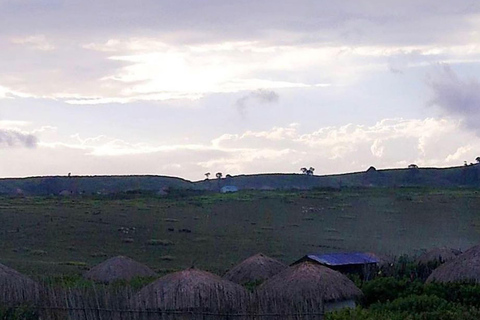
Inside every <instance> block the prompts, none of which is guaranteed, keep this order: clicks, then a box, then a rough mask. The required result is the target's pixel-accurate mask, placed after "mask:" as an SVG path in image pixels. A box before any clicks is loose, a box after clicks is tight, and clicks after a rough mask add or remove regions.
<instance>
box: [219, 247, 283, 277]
mask: <svg viewBox="0 0 480 320" xmlns="http://www.w3.org/2000/svg"><path fill="white" fill-rule="evenodd" d="M287 267H288V266H287V265H285V264H283V263H281V262H280V261H278V260H275V259H273V258H270V257H267V256H266V255H263V254H261V253H258V254H256V255H254V256H252V257H250V258H248V259H246V260H244V261H243V262H241V263H240V264H238V265H236V266H235V267H233V268H232V269H231V270H230V271H228V272H227V273H226V274H225V275H224V276H223V278H224V279H226V280H229V281H232V282H235V283H238V284H246V283H249V282H263V281H265V280H267V279H268V278H271V277H272V276H274V275H276V274H277V273H279V272H281V271H283V270H285V269H286V268H287Z"/></svg>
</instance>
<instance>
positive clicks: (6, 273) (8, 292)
mask: <svg viewBox="0 0 480 320" xmlns="http://www.w3.org/2000/svg"><path fill="white" fill-rule="evenodd" d="M39 291H40V285H39V284H38V283H36V282H35V281H33V280H32V279H30V278H28V277H27V276H25V275H23V274H21V273H19V272H17V271H16V270H13V269H11V268H9V267H7V266H4V265H3V264H0V303H1V304H2V305H15V304H19V303H24V302H32V301H36V300H37V299H38V298H39Z"/></svg>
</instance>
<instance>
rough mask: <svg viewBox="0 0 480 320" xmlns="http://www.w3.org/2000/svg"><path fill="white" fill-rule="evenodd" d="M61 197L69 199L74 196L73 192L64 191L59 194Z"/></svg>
mask: <svg viewBox="0 0 480 320" xmlns="http://www.w3.org/2000/svg"><path fill="white" fill-rule="evenodd" d="M58 195H59V196H62V197H69V196H71V195H73V192H72V191H70V190H62V191H60V192H59V193H58Z"/></svg>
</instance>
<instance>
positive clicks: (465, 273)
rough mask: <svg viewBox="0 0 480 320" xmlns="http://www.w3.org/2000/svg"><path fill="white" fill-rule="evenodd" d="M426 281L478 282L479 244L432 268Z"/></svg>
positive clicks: (479, 268) (479, 272)
mask: <svg viewBox="0 0 480 320" xmlns="http://www.w3.org/2000/svg"><path fill="white" fill-rule="evenodd" d="M427 282H476V283H480V245H477V246H474V247H472V248H470V249H468V250H467V251H465V252H464V253H462V254H460V255H459V256H457V257H456V258H455V259H453V260H450V261H448V262H446V263H444V264H442V265H441V266H439V267H438V268H437V269H435V270H433V272H432V274H431V275H430V276H429V277H428V279H427Z"/></svg>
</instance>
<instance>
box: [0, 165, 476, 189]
mask: <svg viewBox="0 0 480 320" xmlns="http://www.w3.org/2000/svg"><path fill="white" fill-rule="evenodd" d="M226 185H234V186H236V187H238V188H239V189H253V190H273V189H300V190H304V189H312V188H336V189H338V188H342V187H432V186H434V187H447V188H448V187H480V164H474V165H469V166H461V167H451V168H406V169H386V170H376V169H374V168H370V169H369V170H367V171H364V172H354V173H345V174H335V175H324V176H313V175H311V176H309V175H304V174H281V173H276V174H255V175H238V176H227V177H226V178H222V179H210V180H201V181H197V182H192V181H188V180H185V179H181V178H176V177H166V176H71V177H66V176H50V177H32V178H9V179H0V194H3V195H15V194H25V195H58V194H60V193H61V192H66V193H74V194H78V193H81V194H114V193H125V192H130V193H132V192H139V191H143V192H151V193H158V192H162V190H165V189H167V188H169V189H184V190H186V189H190V190H209V191H218V190H220V188H221V187H222V186H226Z"/></svg>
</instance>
